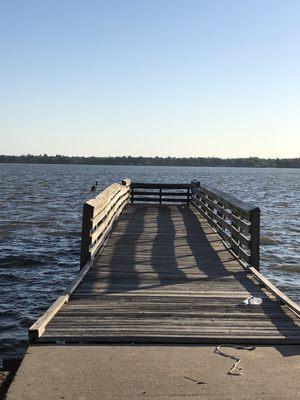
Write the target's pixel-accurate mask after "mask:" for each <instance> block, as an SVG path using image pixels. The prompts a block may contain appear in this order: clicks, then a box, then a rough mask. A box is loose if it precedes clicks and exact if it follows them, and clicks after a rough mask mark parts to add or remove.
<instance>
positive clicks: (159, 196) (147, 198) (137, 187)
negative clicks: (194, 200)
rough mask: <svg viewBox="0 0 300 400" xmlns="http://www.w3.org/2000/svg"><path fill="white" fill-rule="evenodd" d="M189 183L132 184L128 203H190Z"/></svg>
mask: <svg viewBox="0 0 300 400" xmlns="http://www.w3.org/2000/svg"><path fill="white" fill-rule="evenodd" d="M190 192H191V185H190V184H189V183H143V182H132V183H131V185H130V201H131V203H132V204H134V203H141V202H142V203H145V202H151V203H158V204H163V203H185V204H189V202H190Z"/></svg>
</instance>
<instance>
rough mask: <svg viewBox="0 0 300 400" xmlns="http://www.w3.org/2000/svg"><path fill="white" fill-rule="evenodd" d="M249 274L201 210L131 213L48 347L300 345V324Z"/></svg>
mask: <svg viewBox="0 0 300 400" xmlns="http://www.w3.org/2000/svg"><path fill="white" fill-rule="evenodd" d="M249 272H250V273H249ZM249 272H247V271H246V270H245V269H244V268H243V267H242V265H241V264H240V263H239V262H238V261H237V259H236V258H235V257H234V256H233V255H232V254H231V253H230V252H229V251H228V250H227V249H226V247H225V246H224V244H223V242H222V241H221V239H220V237H219V236H218V235H217V234H216V233H215V232H214V231H213V229H212V228H211V226H210V225H209V224H208V222H207V221H206V220H205V219H204V218H203V217H202V216H201V215H200V214H199V213H197V212H196V211H195V209H193V208H189V207H188V206H181V205H155V206H154V205H127V206H126V207H125V209H124V210H123V212H122V213H121V215H120V216H119V218H118V220H117V221H116V222H115V224H114V226H113V228H112V230H111V232H110V234H109V237H108V240H107V242H106V244H105V245H104V247H103V248H102V251H101V254H99V255H98V256H97V258H96V259H95V260H94V263H93V267H92V268H91V269H89V271H88V272H87V273H86V275H85V277H84V279H83V280H82V283H81V284H80V285H79V286H77V287H76V289H75V290H74V291H73V292H72V294H71V295H70V298H69V299H68V300H69V301H68V302H67V303H66V304H64V305H63V306H62V307H61V308H60V310H59V311H58V312H57V313H56V314H55V316H54V317H53V318H52V319H51V320H50V322H48V325H47V326H46V329H45V331H44V333H43V334H42V336H41V337H40V338H39V341H40V342H53V341H67V342H68V341H69V342H95V343H106V342H107V343H109V342H111V343H132V342H136V343H222V342H228V343H261V344H263V343H268V344H279V343H300V324H299V318H297V316H296V315H295V314H293V313H292V312H291V310H289V308H288V307H287V306H284V305H281V304H280V303H279V302H278V301H277V300H276V293H274V295H273V294H271V293H269V292H268V291H267V290H266V289H264V288H262V287H261V285H260V284H258V282H257V281H256V279H257V276H255V277H253V276H252V272H251V271H249ZM250 295H253V296H258V297H261V298H262V299H263V302H262V304H260V305H252V306H251V305H245V304H244V302H243V300H244V299H246V298H247V297H249V296H250Z"/></svg>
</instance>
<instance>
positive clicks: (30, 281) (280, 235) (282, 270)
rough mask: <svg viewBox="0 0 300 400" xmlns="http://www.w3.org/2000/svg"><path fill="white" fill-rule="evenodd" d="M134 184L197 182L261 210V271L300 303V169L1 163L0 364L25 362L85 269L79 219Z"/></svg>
mask: <svg viewBox="0 0 300 400" xmlns="http://www.w3.org/2000/svg"><path fill="white" fill-rule="evenodd" d="M124 177H130V178H131V179H132V180H135V181H146V182H147V181H148V182H150V181H153V182H178V183H179V182H189V181H191V180H193V179H197V180H200V181H201V182H202V183H204V184H205V183H207V184H210V185H211V186H213V187H216V188H218V189H221V190H223V191H225V192H228V193H230V194H232V195H234V196H236V197H238V198H239V199H242V200H245V201H249V202H253V203H256V204H257V205H258V206H259V207H260V208H261V211H262V216H261V224H262V227H261V228H262V229H261V234H262V240H261V244H262V246H261V270H262V272H263V273H264V274H265V275H266V276H267V277H268V278H269V279H270V280H271V281H272V282H274V283H275V284H276V285H277V286H278V287H279V288H280V289H282V290H283V291H284V292H286V293H287V294H288V295H289V296H290V297H291V298H292V299H294V300H296V301H298V302H300V290H299V289H300V170H295V169H258V168H257V169H256V168H251V169H250V168H203V167H184V168H182V167H137V166H88V165H86V166H83V165H81V166H79V165H28V164H27V165H22V164H0V203H1V204H0V224H1V229H0V362H1V359H2V358H3V357H8V356H11V357H12V356H19V355H21V354H22V353H23V352H24V350H25V348H26V345H27V329H28V327H29V326H30V325H31V323H32V322H33V321H35V320H36V319H37V318H38V317H39V316H40V315H41V314H42V312H44V311H45V309H46V308H47V307H49V305H50V304H51V303H52V302H53V301H54V300H55V299H56V298H57V297H58V296H59V294H60V293H61V292H62V291H63V290H64V289H65V288H66V286H67V285H68V284H69V282H70V281H71V280H72V278H74V276H75V275H76V274H77V272H78V268H79V250H80V230H81V213H82V205H83V203H84V201H86V200H87V199H89V198H90V197H91V193H90V187H91V185H92V184H93V183H94V182H95V181H96V180H98V182H99V186H98V188H99V191H100V190H101V189H103V188H105V187H106V186H108V185H110V184H111V183H113V182H120V181H121V180H122V178H124Z"/></svg>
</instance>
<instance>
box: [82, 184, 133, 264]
mask: <svg viewBox="0 0 300 400" xmlns="http://www.w3.org/2000/svg"><path fill="white" fill-rule="evenodd" d="M130 183H131V182H130V179H124V180H123V181H122V183H114V184H112V185H110V186H109V187H108V188H106V189H105V190H104V191H103V192H101V193H100V194H99V195H98V196H97V197H95V198H93V199H91V200H89V201H87V202H86V203H84V206H83V215H82V233H81V254H80V265H81V268H83V267H84V266H85V264H86V263H87V262H88V261H89V260H91V259H93V258H94V257H95V255H96V254H97V253H98V252H99V250H100V249H101V247H102V246H103V244H104V242H105V239H106V237H107V235H108V233H109V232H110V229H111V227H112V225H113V223H114V221H115V220H116V219H117V218H118V216H119V215H120V214H121V212H122V211H123V209H124V207H125V206H126V204H127V203H128V202H129V189H130Z"/></svg>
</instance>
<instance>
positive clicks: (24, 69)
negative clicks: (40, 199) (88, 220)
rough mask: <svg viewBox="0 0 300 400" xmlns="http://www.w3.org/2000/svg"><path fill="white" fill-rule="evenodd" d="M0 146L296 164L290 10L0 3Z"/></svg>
mask: <svg viewBox="0 0 300 400" xmlns="http://www.w3.org/2000/svg"><path fill="white" fill-rule="evenodd" d="M0 143H1V144H0V154H26V153H32V154H43V153H48V154H66V155H83V156H88V155H95V156H105V155H111V156H114V155H145V156H155V155H158V156H169V155H170V156H219V157H246V156H259V157H299V156H300V1H299V0H286V1H278V0H252V1H242V0H235V1H234V0H224V1H221V0H211V1H206V0H205V1H204V0H180V1H179V0H149V1H146V0H119V1H114V0H111V1H101V0H97V1H96V0H93V1H91V0H85V1H78V0H52V1H48V0H44V1H38V0H36V1H33V0H26V1H21V0H19V1H18V0H2V1H0Z"/></svg>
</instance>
